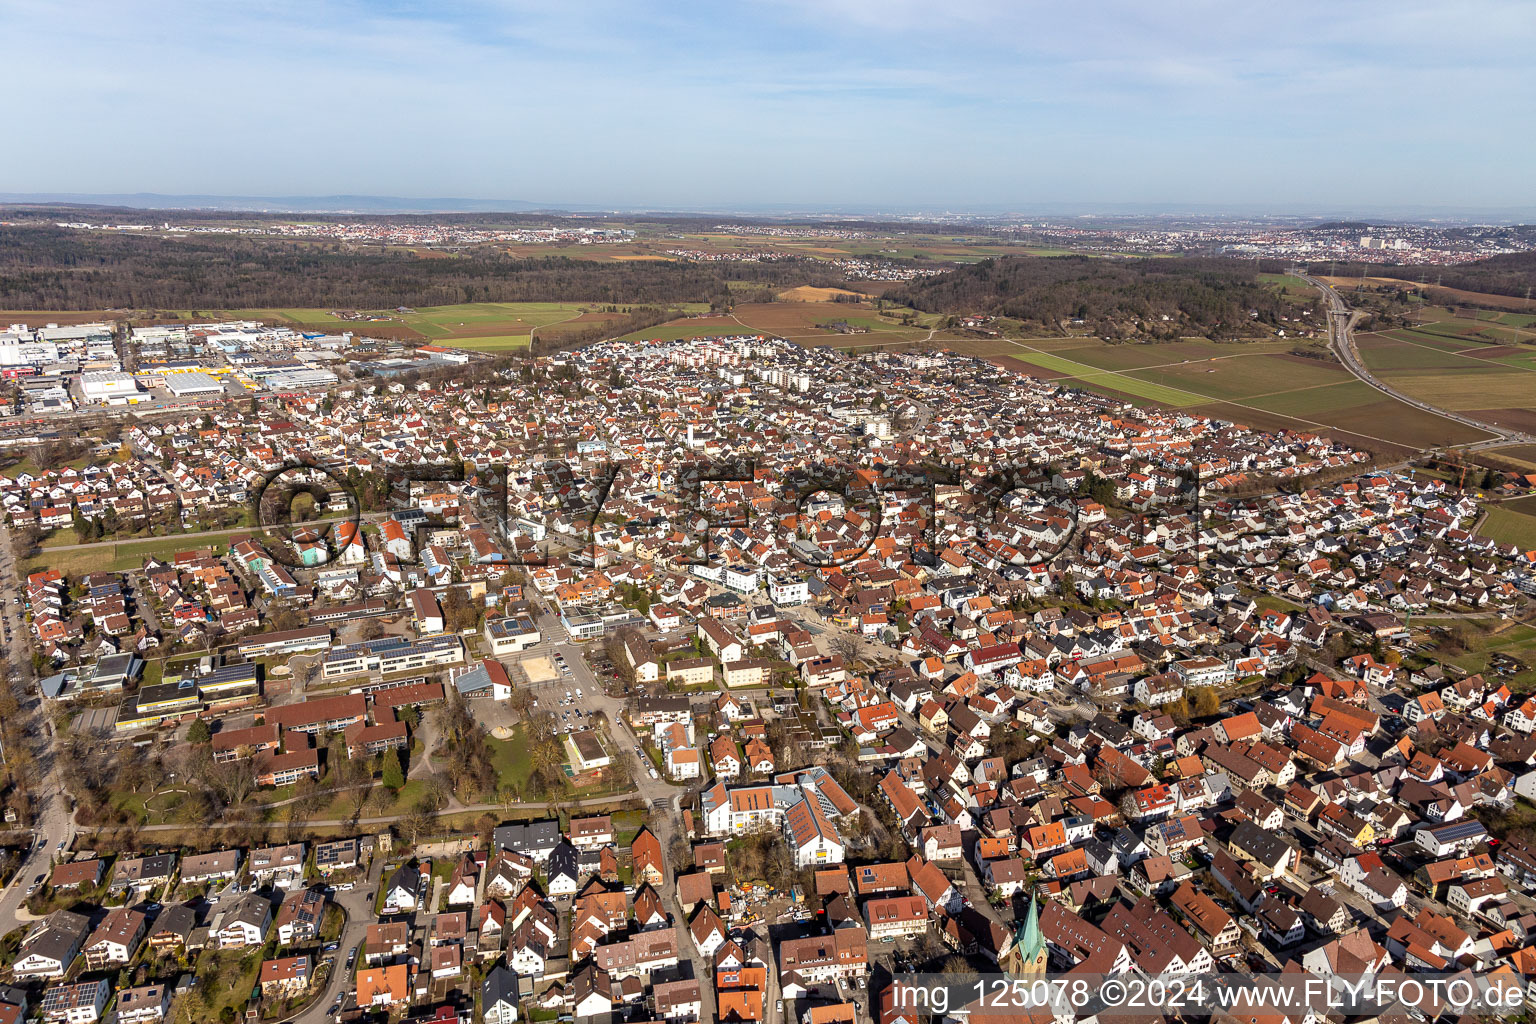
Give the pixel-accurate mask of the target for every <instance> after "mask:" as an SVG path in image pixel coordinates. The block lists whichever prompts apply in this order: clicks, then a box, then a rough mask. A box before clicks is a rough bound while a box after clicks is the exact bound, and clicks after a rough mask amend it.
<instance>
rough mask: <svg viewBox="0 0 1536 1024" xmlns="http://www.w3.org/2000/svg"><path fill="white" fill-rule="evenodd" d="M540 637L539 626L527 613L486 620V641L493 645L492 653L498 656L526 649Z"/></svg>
mask: <svg viewBox="0 0 1536 1024" xmlns="http://www.w3.org/2000/svg"><path fill="white" fill-rule="evenodd" d="M540 639H541V635H540V633H539V627H538V626H535V625H534V624H533V620H532V619H530V618H529V617H528V616H526V615H509V616H508V617H506V618H504V619H486V620H485V642H486V643H488V644H490V645H491V653H492V654H493V655H495V656H496V657H498V658H504V657H506V656H507V655H509V654H519V653H521V652H523V651H526V650H527V649H528V648H530V647H532V646H533V645H534V644H536V643H538V642H539V640H540Z"/></svg>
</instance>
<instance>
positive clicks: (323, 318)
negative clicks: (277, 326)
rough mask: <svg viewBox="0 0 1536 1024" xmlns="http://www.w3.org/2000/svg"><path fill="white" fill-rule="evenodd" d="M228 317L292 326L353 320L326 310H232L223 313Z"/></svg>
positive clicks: (349, 322)
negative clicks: (285, 321) (271, 321)
mask: <svg viewBox="0 0 1536 1024" xmlns="http://www.w3.org/2000/svg"><path fill="white" fill-rule="evenodd" d="M225 312H226V313H227V314H228V315H230V316H238V317H243V318H249V319H256V320H287V321H288V322H290V323H293V324H353V323H358V321H354V320H343V319H341V318H340V317H337V316H333V315H332V314H331V311H330V310H328V309H297V308H290V309H234V310H226V311H225Z"/></svg>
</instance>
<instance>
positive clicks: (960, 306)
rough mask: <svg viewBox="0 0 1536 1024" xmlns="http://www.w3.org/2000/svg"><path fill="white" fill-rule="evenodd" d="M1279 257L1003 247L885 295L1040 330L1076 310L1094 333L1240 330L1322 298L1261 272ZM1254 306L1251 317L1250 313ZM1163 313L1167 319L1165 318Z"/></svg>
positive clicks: (1267, 324) (1264, 328)
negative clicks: (1297, 295)
mask: <svg viewBox="0 0 1536 1024" xmlns="http://www.w3.org/2000/svg"><path fill="white" fill-rule="evenodd" d="M1283 270H1284V266H1283V264H1281V263H1279V262H1272V263H1265V262H1259V263H1255V262H1252V261H1241V262H1239V261H1236V260H1216V259H1187V258H1174V259H1128V260H1118V259H1101V258H1090V257H1087V256H1048V257H1032V256H1008V257H1002V258H999V259H992V260H984V261H982V262H980V263H975V264H971V265H969V266H962V267H960V268H958V269H956V270H955V271H953V272H952V273H948V274H942V275H939V276H937V277H932V278H927V279H925V280H923V281H919V282H914V283H913V284H911V285H910V286H907V287H905V288H902V289H901V290H899V291H896V292H892V293H889V294H887V296H886V298H888V299H894V300H895V301H898V302H904V303H907V304H909V305H911V306H914V307H916V308H917V309H920V310H923V311H924V312H929V313H952V314H963V313H985V314H991V315H994V316H1005V317H1010V318H1013V319H1016V320H1022V321H1024V322H1025V323H1026V324H1028V325H1033V326H1036V327H1039V328H1042V329H1045V330H1056V329H1060V328H1062V327H1063V326H1065V325H1069V324H1071V322H1072V321H1073V320H1081V321H1083V324H1084V325H1086V326H1088V327H1090V328H1092V329H1093V330H1094V331H1095V332H1097V333H1100V334H1107V335H1110V336H1119V337H1129V336H1132V335H1140V336H1151V337H1167V338H1175V337H1188V336H1192V335H1204V336H1209V337H1212V338H1231V337H1242V336H1250V335H1256V334H1267V333H1269V332H1270V330H1271V328H1273V327H1274V326H1275V325H1277V324H1279V323H1281V320H1280V317H1282V316H1287V317H1291V318H1292V319H1294V318H1296V317H1298V316H1300V315H1301V313H1302V310H1304V309H1307V308H1311V309H1313V310H1314V312H1313V316H1318V315H1320V313H1319V310H1320V307H1319V306H1316V305H1313V304H1310V303H1308V304H1299V303H1296V302H1292V301H1289V300H1287V299H1286V297H1285V296H1284V295H1283V294H1282V293H1281V291H1280V290H1279V289H1278V288H1275V287H1273V286H1272V285H1269V284H1266V283H1264V282H1262V281H1260V280H1259V279H1258V275H1259V274H1260V273H1279V272H1281V271H1283ZM1255 312H1256V313H1257V314H1258V316H1257V317H1255V316H1253V315H1252V314H1253V313H1255ZM1164 317H1167V318H1168V319H1167V320H1164V319H1163V318H1164Z"/></svg>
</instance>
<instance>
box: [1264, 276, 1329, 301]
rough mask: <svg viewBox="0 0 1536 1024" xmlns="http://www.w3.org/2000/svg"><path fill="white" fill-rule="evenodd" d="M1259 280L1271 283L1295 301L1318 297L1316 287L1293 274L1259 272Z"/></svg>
mask: <svg viewBox="0 0 1536 1024" xmlns="http://www.w3.org/2000/svg"><path fill="white" fill-rule="evenodd" d="M1259 280H1260V281H1263V282H1264V283H1265V284H1272V285H1275V286H1276V287H1278V288H1279V289H1280V290H1281V291H1282V292H1284V293H1285V294H1286V295H1287V297H1289V298H1291V299H1293V300H1294V301H1297V302H1304V301H1307V300H1309V299H1316V298H1318V297H1319V296H1318V294H1317V289H1316V288H1314V287H1312V286H1311V285H1309V284H1307V282H1305V281H1303V280H1302V279H1301V278H1299V277H1297V276H1295V275H1294V274H1260V275H1259Z"/></svg>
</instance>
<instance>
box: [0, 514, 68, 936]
mask: <svg viewBox="0 0 1536 1024" xmlns="http://www.w3.org/2000/svg"><path fill="white" fill-rule="evenodd" d="M21 595H22V588H21V585H20V583H19V582H18V578H17V576H16V552H15V550H14V549H13V548H12V546H11V534H10V531H9V530H0V618H3V619H4V621H5V627H6V629H8V630H9V635H10V640H9V642H7V643H5V645H4V651H3V653H0V657H4V658H5V659H6V660H7V661H8V662H9V665H8V666H7V667H8V668H9V670H10V679H11V686H12V687H13V688H14V690H15V694H16V700H17V702H18V703H19V704H20V706H21V711H20V716H21V718H22V719H23V722H22V726H23V727H22V728H21V729H19V730H17V734H18V735H21V736H24V737H26V738H25V739H24V740H22V742H25V743H29V744H30V745H31V746H30V750H29V753H30V754H31V755H32V759H33V760H32V772H31V775H32V778H33V779H34V780H35V781H34V783H33V794H34V796H35V797H36V800H37V821H36V824H35V825H34V827H33V843H32V848H31V850H30V851H29V852H28V853H27V855H26V857H25V859H24V860H23V861H22V864H21V867H20V868H19V869H18V870H17V872H16V875H15V878H14V879H13V881H12V882H11V884H10V885H8V886H6V888H5V891H4V892H3V893H0V934H3V933H5V932H8V931H10V930H11V929H12V928H13V927H15V926H16V923H17V922H18V921H20V920H21V918H19V917H18V914H17V912H18V911H20V910H21V905H22V903H23V901H24V900H25V899H26V891H27V887H28V886H30V885H31V884H32V879H33V878H35V877H36V876H38V875H40V874H46V873H47V872H48V871H49V870H50V869H51V868H52V866H53V860H52V858H53V856H54V854H55V852H56V851H57V850H58V849H59V848H60V847H59V844H60V843H63V845H64V848H68V846H69V844H70V843H72V842H73V841H74V835H75V826H74V821H73V813H72V811H71V809H70V806H69V798H68V797H67V796H65V795H64V787H63V785H62V781H61V780H60V778H59V775H58V770H57V764H56V762H55V759H54V756H53V726H52V725H51V724H49V723H48V722H47V721H46V720H45V719H46V715H45V714H44V709H43V707H42V703H43V702H42V697H41V695H40V694H39V693H38V692H37V687H36V685H35V684H34V683H33V682H32V646H31V634H30V633H29V632H28V627H27V624H26V621H25V619H24V617H23V615H22V606H21V605H19V604H16V603H15V599H16V598H18V597H20V596H21ZM0 685H3V684H0ZM13 753H14V752H13V751H6V757H7V758H10V757H11V756H12V754H13Z"/></svg>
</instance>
